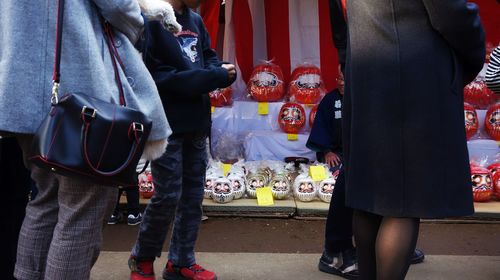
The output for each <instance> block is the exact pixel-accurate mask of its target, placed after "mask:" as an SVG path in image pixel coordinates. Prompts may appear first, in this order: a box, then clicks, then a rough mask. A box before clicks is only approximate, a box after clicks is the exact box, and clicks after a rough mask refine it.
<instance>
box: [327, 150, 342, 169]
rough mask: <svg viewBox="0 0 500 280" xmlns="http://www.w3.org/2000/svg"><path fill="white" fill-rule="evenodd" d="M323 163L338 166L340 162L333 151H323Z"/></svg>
mask: <svg viewBox="0 0 500 280" xmlns="http://www.w3.org/2000/svg"><path fill="white" fill-rule="evenodd" d="M325 163H326V164H328V165H329V166H330V167H335V166H338V165H340V163H341V161H340V157H339V156H338V155H337V154H336V153H334V152H327V153H325Z"/></svg>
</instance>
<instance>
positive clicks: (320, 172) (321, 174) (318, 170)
mask: <svg viewBox="0 0 500 280" xmlns="http://www.w3.org/2000/svg"><path fill="white" fill-rule="evenodd" d="M309 175H311V178H312V179H313V181H321V180H325V179H326V170H325V167H324V166H321V165H318V166H315V165H313V166H310V167H309Z"/></svg>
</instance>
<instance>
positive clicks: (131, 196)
mask: <svg viewBox="0 0 500 280" xmlns="http://www.w3.org/2000/svg"><path fill="white" fill-rule="evenodd" d="M123 192H125V194H126V196H127V224H128V225H129V226H135V225H138V224H140V223H141V221H142V213H141V209H140V205H139V187H138V186H135V187H120V188H119V189H118V198H117V200H116V206H115V210H113V214H111V217H109V220H108V225H114V224H117V223H119V222H121V221H122V220H123V214H122V212H121V211H120V198H121V196H122V194H123Z"/></svg>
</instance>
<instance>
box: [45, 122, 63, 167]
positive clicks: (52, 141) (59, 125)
mask: <svg viewBox="0 0 500 280" xmlns="http://www.w3.org/2000/svg"><path fill="white" fill-rule="evenodd" d="M63 120H64V117H62V118H61V119H60V120H59V123H57V128H56V132H55V133H54V136H53V137H52V140H51V141H50V145H49V150H48V151H47V154H46V155H45V156H46V157H48V156H49V154H50V151H51V150H52V146H53V145H54V142H55V141H56V137H57V134H59V129H60V128H61V125H62V122H63Z"/></svg>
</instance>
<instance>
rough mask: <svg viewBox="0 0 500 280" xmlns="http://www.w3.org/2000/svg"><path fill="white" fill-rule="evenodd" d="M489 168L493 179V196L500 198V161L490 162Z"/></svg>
mask: <svg viewBox="0 0 500 280" xmlns="http://www.w3.org/2000/svg"><path fill="white" fill-rule="evenodd" d="M488 170H489V171H490V173H491V179H492V180H493V196H494V197H496V199H498V200H500V162H495V163H492V164H490V165H489V166H488Z"/></svg>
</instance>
